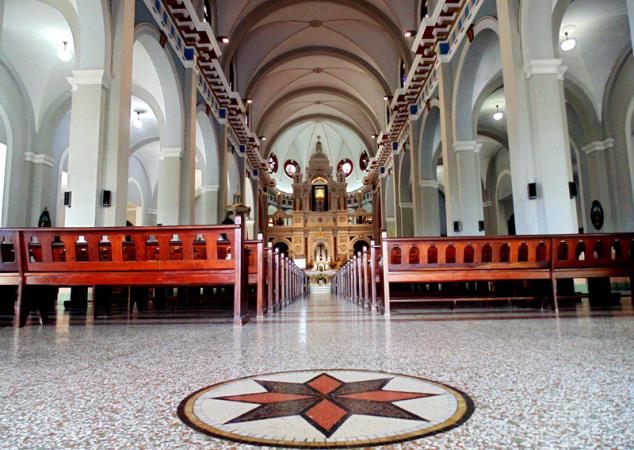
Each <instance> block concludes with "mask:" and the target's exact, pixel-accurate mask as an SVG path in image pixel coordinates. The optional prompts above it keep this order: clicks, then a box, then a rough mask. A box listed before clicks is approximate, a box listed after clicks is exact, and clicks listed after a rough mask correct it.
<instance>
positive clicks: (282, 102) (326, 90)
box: [257, 86, 380, 134]
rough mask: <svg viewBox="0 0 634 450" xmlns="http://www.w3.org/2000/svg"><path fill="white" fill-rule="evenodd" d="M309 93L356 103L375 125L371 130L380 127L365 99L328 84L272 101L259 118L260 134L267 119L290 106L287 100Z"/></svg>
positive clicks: (299, 90) (288, 94)
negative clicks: (329, 95)
mask: <svg viewBox="0 0 634 450" xmlns="http://www.w3.org/2000/svg"><path fill="white" fill-rule="evenodd" d="M309 94H318V95H319V94H321V95H327V94H331V95H333V96H335V97H337V98H341V99H343V100H346V101H348V102H349V103H350V104H352V105H354V106H355V108H357V109H358V110H360V111H361V112H363V115H364V116H365V117H367V119H368V120H369V121H370V123H371V124H372V125H373V126H374V127H375V128H374V130H370V131H371V132H374V131H376V130H378V129H379V128H380V125H379V120H378V118H377V117H376V115H375V114H374V112H373V111H372V109H371V108H370V107H369V106H368V105H366V104H365V103H363V101H362V100H360V99H359V98H358V97H356V96H353V95H351V94H350V93H348V92H346V91H343V90H340V89H335V88H330V87H326V86H312V87H307V88H302V89H298V90H296V91H291V92H289V93H287V94H285V95H283V96H282V97H279V98H277V99H275V100H274V102H272V103H271V104H270V106H269V107H268V108H267V109H266V110H265V111H264V112H263V113H262V114H261V116H260V117H261V119H260V120H259V123H258V127H257V130H258V134H261V132H262V131H263V130H264V129H265V128H266V127H267V120H268V119H269V117H270V116H271V115H272V114H273V113H274V112H275V111H276V110H278V109H280V108H284V107H286V106H288V105H287V102H290V101H292V100H294V99H297V98H300V97H302V96H306V95H309Z"/></svg>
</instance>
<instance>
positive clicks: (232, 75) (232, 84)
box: [229, 61, 238, 91]
mask: <svg viewBox="0 0 634 450" xmlns="http://www.w3.org/2000/svg"><path fill="white" fill-rule="evenodd" d="M229 89H231V90H232V91H237V90H238V85H237V83H236V65H235V63H234V62H233V61H231V64H229Z"/></svg>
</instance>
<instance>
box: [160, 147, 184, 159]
mask: <svg viewBox="0 0 634 450" xmlns="http://www.w3.org/2000/svg"><path fill="white" fill-rule="evenodd" d="M181 153H182V149H181V148H180V147H166V148H162V149H161V154H160V155H159V160H162V159H165V158H180V157H181Z"/></svg>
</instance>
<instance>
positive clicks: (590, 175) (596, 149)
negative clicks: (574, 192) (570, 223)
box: [579, 139, 614, 232]
mask: <svg viewBox="0 0 634 450" xmlns="http://www.w3.org/2000/svg"><path fill="white" fill-rule="evenodd" d="M612 148H614V139H606V140H605V141H598V142H592V143H590V144H588V145H586V146H585V147H583V149H582V151H583V153H584V154H585V157H586V161H587V164H586V166H587V168H588V171H587V173H586V174H584V175H585V178H586V179H587V180H588V184H589V187H590V192H589V193H588V194H589V196H590V198H586V199H585V200H586V205H587V208H586V215H587V216H588V218H587V219H588V220H586V221H587V223H588V224H589V225H588V226H589V227H592V222H591V221H590V220H589V218H590V209H591V208H590V207H589V206H590V205H591V204H592V202H593V201H595V200H597V201H599V202H600V203H601V206H602V207H603V210H604V211H605V224H604V226H603V228H602V229H601V231H606V232H607V231H614V225H613V222H612V202H611V197H612V196H611V195H610V186H609V184H608V180H609V170H608V155H607V153H608V152H609V151H610V149H612ZM579 188H581V187H579ZM586 231H588V232H593V231H597V230H595V229H594V227H592V228H591V229H588V230H586Z"/></svg>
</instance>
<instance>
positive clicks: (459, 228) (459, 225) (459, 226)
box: [453, 220, 462, 233]
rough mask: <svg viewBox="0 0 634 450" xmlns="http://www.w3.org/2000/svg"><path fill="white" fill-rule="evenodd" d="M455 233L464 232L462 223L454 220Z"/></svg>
mask: <svg viewBox="0 0 634 450" xmlns="http://www.w3.org/2000/svg"><path fill="white" fill-rule="evenodd" d="M453 231H454V233H460V232H461V231H462V222H460V221H459V220H454V222H453Z"/></svg>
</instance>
